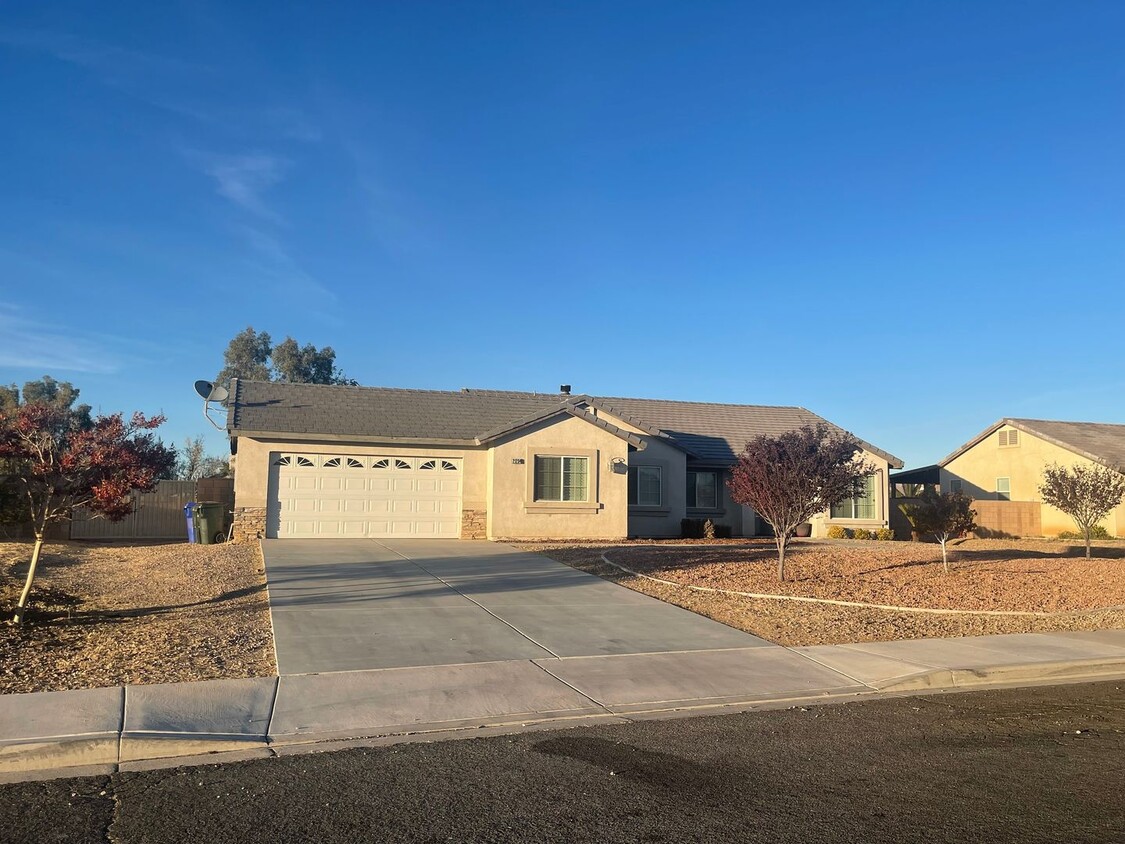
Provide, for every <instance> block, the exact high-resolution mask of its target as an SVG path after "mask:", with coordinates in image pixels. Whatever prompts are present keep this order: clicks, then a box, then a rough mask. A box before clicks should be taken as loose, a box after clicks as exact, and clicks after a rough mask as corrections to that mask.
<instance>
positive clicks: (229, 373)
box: [215, 326, 273, 384]
mask: <svg viewBox="0 0 1125 844" xmlns="http://www.w3.org/2000/svg"><path fill="white" fill-rule="evenodd" d="M272 348H273V347H272V346H271V340H270V335H269V334H267V333H266V332H265V331H263V332H261V333H258V332H257V331H255V330H254V329H253V327H252V326H247V327H246V330H245V331H240V332H239V333H238V334H236V335H234V337H233V338H232V339H231V341H230V343H229V344H227V348H226V351H225V352H223V368H222V370H220V372H219V375H218V377H217V378H216V379H215V381H216V382H217V383H219V384H226V383H228V382H229V381H230V379H231V378H245V379H246V380H247V381H269V380H271V378H270V375H271V373H270V350H271V349H272Z"/></svg>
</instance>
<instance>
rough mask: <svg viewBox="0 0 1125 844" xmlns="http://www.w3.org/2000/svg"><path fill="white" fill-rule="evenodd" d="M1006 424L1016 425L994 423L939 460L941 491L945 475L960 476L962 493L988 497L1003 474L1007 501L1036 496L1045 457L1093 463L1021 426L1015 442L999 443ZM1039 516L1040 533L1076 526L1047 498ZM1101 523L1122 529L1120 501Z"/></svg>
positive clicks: (1115, 531) (1124, 512)
mask: <svg viewBox="0 0 1125 844" xmlns="http://www.w3.org/2000/svg"><path fill="white" fill-rule="evenodd" d="M1012 430H1016V429H1014V428H1012V427H1011V426H1009V425H1004V426H1003V427H1001V428H998V429H997V430H996V431H993V432H992V433H991V434H989V435H988V436H987V437H985V438H984V439H983V440H981V441H980V442H979V443H977V444H976V445H974V446H973V447H972V448H970V449H969V450H968V451H966V452H965V453H964V454H961V455H959V456H957V457H955V458H954V459H953V460H951V461H949V463H948V464H946V465H945V466H943V467H942V469H941V488H942V491H944V492H948V491H949V489H950V481H952V480H954V479H955V478H956V479H960V480H961V483H962V489H963V491H964V492H965V493H966V494H968V495H970V496H972V497H973V498H980V499H985V500H991V501H994V500H996V479H997V478H1008V479H1009V481H1010V486H1011V500H1012V501H1042V498H1040V496H1039V484H1041V483H1042V481H1043V469H1044V467H1046V466H1047V465H1049V464H1051V463H1058V464H1059V465H1061V466H1075V465H1079V464H1081V465H1084V466H1092V465H1094V463H1093V461H1091V460H1087V459H1086V458H1085V457H1080V456H1079V455H1077V454H1075V453H1074V452H1073V451H1070V450H1069V449H1065V448H1062V447H1061V446H1057V445H1055V444H1054V443H1050V442H1047V441H1046V440H1043V439H1040V438H1039V437H1036V436H1034V435H1033V434H1029V433H1027V432H1026V431H1020V432H1019V443H1020V444H1019V445H1016V446H1003V447H1002V446H1000V445H999V442H1000V440H999V435H1000V432H1001V431H1005V432H1007V431H1012ZM1041 519H1042V530H1043V535H1044V536H1055V535H1056V534H1058V532H1059V531H1063V530H1071V531H1073V530H1077V528H1076V527H1075V525H1074V520H1073V519H1072V518H1070V516H1068V515H1067V514H1066V513H1063V512H1062V511H1061V510H1058V509H1056V508H1054V507H1051V506H1050V505H1047V504H1044V505H1043V510H1042V515H1041ZM1102 525H1103V526H1104V527H1105V529H1106V530H1107V531H1109V532H1110V534H1111V535H1114V536H1121V535H1122V534H1125V505H1122V506H1120V507H1118V508H1117V509H1116V510H1114V511H1113V512H1112V513H1110V515H1109V517H1108V518H1107V519H1106V520H1105V521H1103V522H1102Z"/></svg>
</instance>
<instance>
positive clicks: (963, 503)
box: [898, 488, 977, 572]
mask: <svg viewBox="0 0 1125 844" xmlns="http://www.w3.org/2000/svg"><path fill="white" fill-rule="evenodd" d="M972 505H973V499H971V498H970V497H969V496H967V495H966V494H965V493H963V492H935V491H934V490H932V489H928V488H927V489H924V490H923V491H922V494H921V495H919V496H918V499H917V500H916V501H912V502H909V503H903V504H899V505H898V509H900V510H901V511H902V514H903V515H904V516H906V518H907V520H908V521H909V522H910V526H911V527H912V528H913V529H914V530H915V531H917V532H918V533H920V534H930V535H931V536H933V538H934V539H936V540H937V541H938V544H940V545H941V564H942V566H943V567H944V568H945V570H946V572H948V571H949V557H948V555H947V553H946V547H945V544H946V543H947V542H948V541H949V540H950V539H953V538H954V537H957V536H961V535H962V534H965V533H968V532H970V531H973V530H976V527H977V526H976V522H975V521H973V520H974V519H975V518H976V515H977V511H976V510H974V509H973V507H972Z"/></svg>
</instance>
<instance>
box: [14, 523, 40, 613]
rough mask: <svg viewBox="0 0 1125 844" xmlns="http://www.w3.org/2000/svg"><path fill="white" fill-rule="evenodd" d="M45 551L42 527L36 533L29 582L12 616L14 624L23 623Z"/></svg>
mask: <svg viewBox="0 0 1125 844" xmlns="http://www.w3.org/2000/svg"><path fill="white" fill-rule="evenodd" d="M42 551H43V528H42V527H40V528H38V529H37V530H36V531H35V548H34V549H33V550H32V552H31V566H30V567H29V568H28V570H27V580H26V581H25V582H24V584H23V592H21V593H20V600H19V603H18V604H16V611H15V613H14V614H13V615H12V624H22V623H23V611H24V610H25V609H26V608H27V597H28V595H30V594H31V584H32V581H34V580H35V569H36V568H37V567H38V566H39V555H40V553H41V552H42Z"/></svg>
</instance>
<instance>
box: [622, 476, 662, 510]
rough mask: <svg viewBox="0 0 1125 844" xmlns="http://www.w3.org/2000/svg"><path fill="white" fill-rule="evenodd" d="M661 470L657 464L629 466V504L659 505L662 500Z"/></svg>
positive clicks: (636, 505) (641, 505)
mask: <svg viewBox="0 0 1125 844" xmlns="http://www.w3.org/2000/svg"><path fill="white" fill-rule="evenodd" d="M662 486H663V482H662V471H661V468H660V467H659V466H630V467H629V504H630V506H633V507H659V506H660V505H661V504H662V503H663V501H662V498H663V495H662V493H661V489H662Z"/></svg>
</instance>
